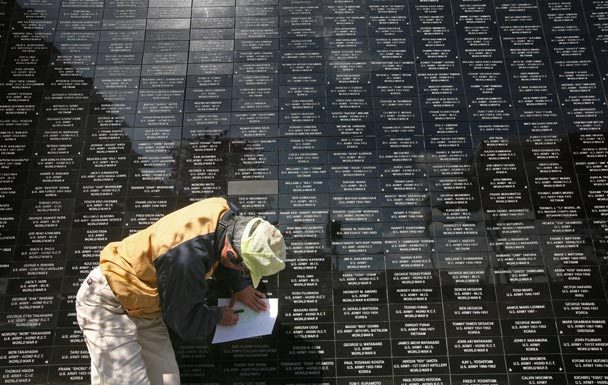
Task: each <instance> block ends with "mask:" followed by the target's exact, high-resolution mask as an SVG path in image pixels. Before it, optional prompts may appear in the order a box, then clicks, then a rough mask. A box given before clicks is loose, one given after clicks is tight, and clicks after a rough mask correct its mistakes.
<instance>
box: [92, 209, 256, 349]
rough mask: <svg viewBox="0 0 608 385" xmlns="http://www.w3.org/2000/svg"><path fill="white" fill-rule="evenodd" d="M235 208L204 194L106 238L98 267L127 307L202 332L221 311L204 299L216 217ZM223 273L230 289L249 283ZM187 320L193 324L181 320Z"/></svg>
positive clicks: (213, 262) (186, 333) (188, 333)
mask: <svg viewBox="0 0 608 385" xmlns="http://www.w3.org/2000/svg"><path fill="white" fill-rule="evenodd" d="M227 213H229V214H227ZM233 213H234V211H233V210H231V205H230V204H229V203H228V202H227V201H226V200H225V199H223V198H209V199H204V200H201V201H199V202H196V203H194V204H191V205H189V206H186V207H184V208H182V209H180V210H177V211H175V212H173V213H171V214H168V215H167V216H165V217H163V218H161V219H159V220H158V221H157V222H155V223H154V224H152V225H151V226H149V227H148V228H146V229H144V230H141V231H139V232H137V233H135V234H133V235H131V236H129V237H127V238H125V239H123V240H122V241H120V242H112V243H110V244H108V245H107V246H106V247H105V248H104V249H103V251H102V252H101V256H100V267H101V271H102V272H103V274H104V276H105V277H106V279H107V280H108V284H109V285H110V287H111V289H112V291H113V292H114V293H115V294H116V297H117V298H118V301H119V302H120V303H121V304H122V306H123V307H124V308H125V310H126V311H127V313H128V314H129V315H131V316H134V317H142V318H158V317H160V316H161V312H162V314H163V317H164V318H166V321H167V320H169V321H170V322H168V324H169V326H171V327H173V328H174V330H176V331H177V332H178V334H181V335H182V337H187V338H191V337H200V336H203V335H202V334H200V333H203V334H205V333H208V332H209V331H210V330H209V329H210V328H211V330H212V328H213V327H214V326H215V325H216V324H217V322H218V321H219V317H220V316H221V312H220V309H219V308H217V307H210V306H207V305H206V304H205V303H204V293H205V291H206V289H207V286H206V282H205V277H206V276H207V277H208V276H209V275H210V274H212V273H213V272H214V270H215V267H216V266H217V265H218V264H217V261H218V255H217V250H219V246H220V245H219V244H218V243H219V242H220V240H221V235H222V234H219V233H218V234H216V229H218V223H219V222H220V218H221V217H222V216H223V215H224V214H226V215H227V216H228V215H232V214H233ZM222 233H223V230H222ZM219 270H220V269H218V272H219ZM224 270H230V269H224ZM224 273H225V278H226V279H227V280H229V281H230V280H231V281H232V282H231V283H229V286H231V289H233V290H240V289H241V288H243V287H244V286H246V285H247V282H243V278H242V277H241V275H240V274H232V272H230V271H224ZM237 273H238V272H237ZM161 300H162V301H161ZM161 302H162V310H161ZM188 322H189V323H194V325H187V324H184V323H188ZM197 328H198V329H197ZM199 329H203V331H202V332H198V331H197V330H199ZM180 330H181V331H182V333H180Z"/></svg>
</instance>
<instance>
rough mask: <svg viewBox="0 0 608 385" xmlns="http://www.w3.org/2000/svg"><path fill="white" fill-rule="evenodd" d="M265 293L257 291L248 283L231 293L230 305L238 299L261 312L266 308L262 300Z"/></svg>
mask: <svg viewBox="0 0 608 385" xmlns="http://www.w3.org/2000/svg"><path fill="white" fill-rule="evenodd" d="M264 298H266V295H264V293H262V292H261V291H257V290H255V289H254V288H253V286H250V285H248V286H247V287H245V288H244V289H243V290H241V291H237V292H236V293H234V294H232V298H231V299H230V306H232V305H234V303H235V302H236V301H240V302H241V303H243V304H244V305H245V306H248V307H250V308H251V309H252V310H255V311H257V312H261V311H264V310H266V302H265V301H264Z"/></svg>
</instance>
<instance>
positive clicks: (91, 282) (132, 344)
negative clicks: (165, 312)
mask: <svg viewBox="0 0 608 385" xmlns="http://www.w3.org/2000/svg"><path fill="white" fill-rule="evenodd" d="M76 316H77V318H78V325H80V329H81V330H82V333H83V334H84V339H85V342H86V344H87V349H88V351H89V354H90V356H91V384H93V385H101V384H104V385H124V384H129V385H179V383H180V379H179V368H178V367H177V362H176V361H175V353H174V352H173V347H172V346H171V340H170V339H169V333H168V332H167V327H166V326H165V323H164V322H163V320H162V319H160V318H159V319H153V320H149V319H142V318H135V317H130V316H128V315H127V313H126V312H125V310H124V309H123V307H122V306H121V305H120V303H119V302H118V300H117V299H116V296H115V295H114V293H113V292H112V290H111V289H110V286H109V285H108V282H107V281H106V279H105V277H104V276H103V274H102V273H101V271H100V269H99V267H97V268H95V269H94V270H93V271H91V273H90V274H89V276H88V277H87V278H86V279H85V280H84V282H83V283H82V286H81V287H80V290H78V294H77V295H76Z"/></svg>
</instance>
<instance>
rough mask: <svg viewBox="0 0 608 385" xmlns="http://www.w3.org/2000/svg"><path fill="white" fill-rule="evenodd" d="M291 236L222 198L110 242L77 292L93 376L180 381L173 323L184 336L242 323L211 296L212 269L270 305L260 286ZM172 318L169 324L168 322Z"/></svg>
mask: <svg viewBox="0 0 608 385" xmlns="http://www.w3.org/2000/svg"><path fill="white" fill-rule="evenodd" d="M284 260H285V242H284V240H283V236H282V235H281V233H280V232H279V230H278V229H277V228H276V227H274V226H273V225H271V224H270V223H269V222H267V221H265V220H263V219H261V218H252V217H243V216H239V215H238V213H237V212H236V210H235V209H234V207H233V206H231V205H230V203H228V202H227V201H226V200H225V199H223V198H209V199H205V200H202V201H199V202H196V203H194V204H191V205H189V206H187V207H184V208H182V209H180V210H178V211H175V212H173V213H171V214H169V215H167V216H165V217H163V218H161V219H159V220H158V221H157V222H155V223H154V224H152V225H151V226H150V227H148V228H146V229H144V230H141V231H139V232H137V233H135V234H133V235H131V236H129V237H127V238H125V239H123V240H122V241H120V242H112V243H110V244H108V245H107V246H106V247H105V248H104V249H103V251H102V252H101V257H100V263H99V266H98V267H97V268H95V269H94V270H93V271H92V272H91V273H90V274H89V276H88V277H87V278H86V279H85V280H84V282H83V284H82V286H81V288H80V290H79V291H78V294H77V296H76V314H77V318H78V324H79V325H80V328H81V329H82V332H83V334H84V339H85V341H86V344H87V349H88V351H89V354H90V356H91V381H92V383H93V384H116V385H123V384H129V385H139V384H165V385H169V384H170V385H174V384H179V382H180V380H179V369H178V367H177V363H176V360H175V354H174V352H173V349H172V346H171V341H170V339H169V334H168V331H167V327H166V326H168V327H169V328H171V329H172V330H173V331H174V332H175V333H176V334H177V335H178V336H179V337H180V338H182V339H184V340H196V339H204V338H206V337H207V336H209V335H210V333H211V332H213V330H214V328H215V326H216V325H218V324H220V325H234V324H236V323H237V322H238V319H239V317H238V314H237V313H236V312H234V311H232V310H231V309H230V307H217V306H210V305H208V304H206V303H205V293H206V291H207V288H208V286H207V282H206V280H207V279H209V278H211V277H213V278H214V279H216V280H217V281H218V282H219V283H220V284H221V285H223V286H224V287H226V288H228V289H229V290H230V291H231V292H232V293H233V294H232V298H231V301H232V302H231V303H234V302H235V301H236V300H238V301H240V302H242V303H243V304H245V305H247V306H248V307H250V308H251V309H253V310H255V311H264V310H266V302H265V301H264V298H265V295H264V294H263V293H262V292H260V291H257V290H255V288H256V287H257V286H258V284H259V282H260V279H261V277H262V276H268V275H272V274H275V273H277V272H279V271H281V270H282V269H283V268H284V267H285V263H284ZM165 325H166V326H165Z"/></svg>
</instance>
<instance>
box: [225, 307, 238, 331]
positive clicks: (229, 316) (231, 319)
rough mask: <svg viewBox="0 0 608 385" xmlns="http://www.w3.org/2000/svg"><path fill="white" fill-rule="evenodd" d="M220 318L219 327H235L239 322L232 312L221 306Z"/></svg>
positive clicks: (235, 314)
mask: <svg viewBox="0 0 608 385" xmlns="http://www.w3.org/2000/svg"><path fill="white" fill-rule="evenodd" d="M221 309H222V318H220V325H222V326H232V325H236V323H237V322H239V315H238V313H235V312H234V310H232V309H231V308H229V307H228V306H222V307H221Z"/></svg>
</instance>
